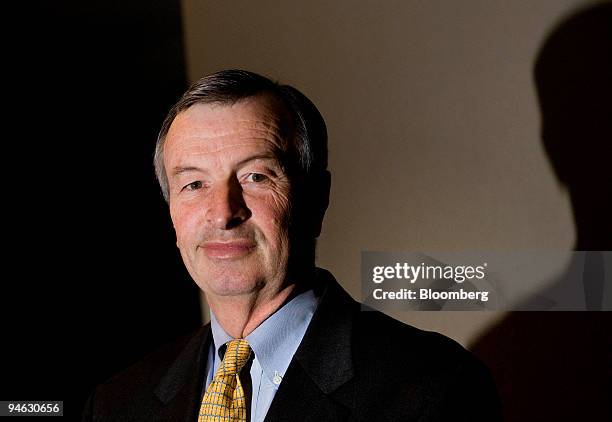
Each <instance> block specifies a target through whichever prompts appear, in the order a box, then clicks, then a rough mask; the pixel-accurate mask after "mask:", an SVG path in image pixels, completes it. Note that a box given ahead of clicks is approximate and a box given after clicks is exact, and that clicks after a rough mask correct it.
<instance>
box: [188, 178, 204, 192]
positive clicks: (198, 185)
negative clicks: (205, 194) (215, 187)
mask: <svg viewBox="0 0 612 422" xmlns="http://www.w3.org/2000/svg"><path fill="white" fill-rule="evenodd" d="M183 189H184V190H197V189H202V182H201V181H199V180H197V181H195V182H191V183H189V184H188V185H186V186H185V187H184V188H183Z"/></svg>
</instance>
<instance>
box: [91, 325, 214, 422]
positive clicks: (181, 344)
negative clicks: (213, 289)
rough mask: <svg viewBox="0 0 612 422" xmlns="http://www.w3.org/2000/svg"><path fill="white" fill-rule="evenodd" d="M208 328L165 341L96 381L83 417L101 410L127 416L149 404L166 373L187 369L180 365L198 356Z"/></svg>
mask: <svg viewBox="0 0 612 422" xmlns="http://www.w3.org/2000/svg"><path fill="white" fill-rule="evenodd" d="M208 331H209V326H204V327H201V328H200V329H198V330H197V331H195V332H193V333H190V334H188V335H185V336H182V337H180V338H178V339H176V340H174V341H172V342H170V343H168V344H165V345H163V346H161V347H160V348H158V349H157V350H155V351H154V352H152V353H150V354H149V355H147V356H145V357H144V358H143V359H142V360H140V361H139V362H137V363H135V364H134V365H132V366H130V367H128V368H127V369H124V370H123V371H121V372H119V373H117V374H116V375H114V376H113V377H112V378H110V379H108V380H106V381H105V382H103V383H101V384H99V385H98V386H97V387H96V388H95V390H94V391H93V393H92V394H91V395H90V397H89V400H88V402H87V405H86V407H85V410H84V414H83V420H91V419H92V415H96V417H97V418H100V415H105V414H108V415H113V414H125V415H127V416H129V414H130V412H131V411H132V409H136V410H138V409H143V408H146V406H149V405H152V404H153V402H156V401H157V397H156V396H157V395H158V392H157V389H159V387H160V385H164V381H165V378H167V377H168V374H169V373H172V372H180V371H182V370H187V371H189V368H181V366H193V365H194V362H197V361H198V360H199V359H198V358H199V357H200V356H199V355H200V354H201V352H202V347H203V346H204V342H205V339H206V337H207V333H208ZM177 367H178V368H177ZM126 412H127V413H126ZM102 419H103V418H102Z"/></svg>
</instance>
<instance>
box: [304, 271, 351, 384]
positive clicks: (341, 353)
mask: <svg viewBox="0 0 612 422" xmlns="http://www.w3.org/2000/svg"><path fill="white" fill-rule="evenodd" d="M316 273H317V277H316V279H317V280H316V286H315V289H320V291H322V293H321V299H320V302H319V306H318V307H317V310H316V311H315V314H314V316H313V318H312V321H311V323H310V326H309V327H308V330H307V331H306V334H305V335H304V339H303V340H302V343H301V344H300V347H299V348H298V350H297V351H296V353H295V359H296V360H297V361H298V362H299V363H300V364H301V366H302V367H303V369H304V371H305V372H306V374H308V376H310V378H311V379H312V380H313V381H314V383H315V384H316V385H317V386H318V387H319V388H320V389H321V391H323V392H324V393H325V394H330V393H331V392H333V391H334V390H336V389H337V388H338V387H340V386H341V385H342V384H344V383H346V382H347V381H348V380H349V379H351V378H352V377H353V358H352V347H351V334H352V315H353V313H354V312H355V311H356V308H357V307H358V306H359V304H358V303H357V302H355V301H354V300H353V299H352V298H351V297H350V296H349V294H348V293H347V292H345V291H344V289H342V287H340V285H339V284H338V282H337V281H336V279H335V278H334V276H333V275H331V273H329V271H327V270H324V269H322V268H317V271H316Z"/></svg>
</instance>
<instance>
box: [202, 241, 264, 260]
mask: <svg viewBox="0 0 612 422" xmlns="http://www.w3.org/2000/svg"><path fill="white" fill-rule="evenodd" d="M200 247H201V248H202V250H203V251H204V254H205V255H206V256H207V257H209V258H213V259H228V260H231V259H237V258H242V257H243V256H245V255H248V254H249V253H251V251H252V250H253V249H254V248H255V243H254V242H252V241H251V240H246V239H244V240H232V241H230V242H217V241H211V242H205V243H203V244H202V245H200Z"/></svg>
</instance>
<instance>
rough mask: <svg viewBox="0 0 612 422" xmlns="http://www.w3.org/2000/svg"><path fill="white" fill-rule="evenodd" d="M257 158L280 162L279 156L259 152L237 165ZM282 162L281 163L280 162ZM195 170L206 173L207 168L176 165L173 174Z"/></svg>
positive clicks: (237, 165) (237, 164) (239, 165)
mask: <svg viewBox="0 0 612 422" xmlns="http://www.w3.org/2000/svg"><path fill="white" fill-rule="evenodd" d="M255 160H273V161H277V162H278V157H276V156H275V155H274V154H270V153H267V154H258V155H253V156H251V157H247V158H245V159H244V160H240V161H239V162H238V163H236V167H241V166H243V165H245V164H247V163H249V162H251V161H255ZM279 164H280V163H279ZM194 171H199V172H202V173H206V170H204V169H203V168H201V167H197V166H184V167H183V166H176V167H174V168H173V169H172V175H173V176H179V175H181V174H183V173H190V172H194Z"/></svg>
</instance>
